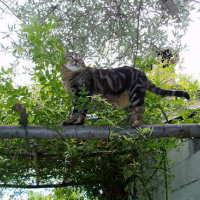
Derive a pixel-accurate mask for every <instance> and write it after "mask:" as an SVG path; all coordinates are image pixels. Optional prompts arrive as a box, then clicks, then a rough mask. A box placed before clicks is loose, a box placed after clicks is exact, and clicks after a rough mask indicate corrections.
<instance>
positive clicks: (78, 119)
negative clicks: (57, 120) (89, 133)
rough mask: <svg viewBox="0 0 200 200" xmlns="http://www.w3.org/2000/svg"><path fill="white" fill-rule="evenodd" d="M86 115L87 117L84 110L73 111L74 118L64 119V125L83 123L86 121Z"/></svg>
mask: <svg viewBox="0 0 200 200" xmlns="http://www.w3.org/2000/svg"><path fill="white" fill-rule="evenodd" d="M85 117H86V114H85V113H84V112H83V113H78V112H75V113H73V115H72V118H71V119H69V120H65V121H63V122H62V125H63V126H68V125H83V124H84V122H85Z"/></svg>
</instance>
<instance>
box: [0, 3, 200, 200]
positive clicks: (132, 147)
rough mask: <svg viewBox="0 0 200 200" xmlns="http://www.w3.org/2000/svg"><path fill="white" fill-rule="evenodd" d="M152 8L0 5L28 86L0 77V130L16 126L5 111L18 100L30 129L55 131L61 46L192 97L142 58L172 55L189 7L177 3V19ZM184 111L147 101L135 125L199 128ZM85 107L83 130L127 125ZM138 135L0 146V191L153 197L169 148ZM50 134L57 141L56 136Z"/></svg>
mask: <svg viewBox="0 0 200 200" xmlns="http://www.w3.org/2000/svg"><path fill="white" fill-rule="evenodd" d="M161 2H163V1H144V0H143V1H142V0H141V1H128V0H127V1H117V0H115V1H95V0H93V1H92V0H91V1H84V0H83V1H73V0H72V1H32V0H30V1H25V2H24V4H20V5H19V4H18V3H17V1H9V0H7V1H2V0H0V3H1V4H2V5H3V6H4V9H3V10H2V14H5V12H10V13H11V14H13V15H14V16H15V17H16V18H18V19H20V28H19V27H18V28H17V26H10V32H9V33H6V34H5V36H6V37H10V36H12V33H15V34H16V33H17V36H18V39H16V40H13V41H12V52H13V54H14V56H16V57H17V58H26V59H29V60H31V61H32V62H33V63H34V65H33V67H32V68H31V67H30V66H27V69H28V70H27V73H28V74H29V75H30V76H31V79H32V82H31V83H32V84H30V85H29V86H16V85H15V84H14V83H13V76H14V75H15V72H16V71H17V70H18V66H14V67H11V68H9V69H5V68H2V69H1V72H0V92H1V98H0V107H1V109H0V123H1V124H18V120H17V119H18V117H19V116H18V114H17V113H15V112H14V111H13V109H12V106H13V105H14V104H15V103H18V102H20V103H21V104H23V105H24V106H25V107H26V109H27V113H28V121H29V124H33V125H35V124H41V125H45V126H47V127H48V128H53V129H55V130H57V129H56V126H55V125H57V124H60V122H61V121H62V120H66V119H68V118H69V117H70V114H71V112H72V107H73V94H70V95H69V96H67V95H66V93H65V91H64V88H63V85H62V82H61V75H60V72H59V71H60V66H61V65H62V64H63V63H64V60H63V58H64V54H65V49H64V48H65V47H67V48H68V49H69V50H73V51H76V52H77V53H80V54H84V55H85V56H86V57H87V62H88V63H90V64H91V65H96V66H98V67H112V65H114V63H116V64H118V65H119V64H120V62H121V63H122V62H123V63H124V64H125V63H126V62H127V63H128V62H129V63H130V64H136V67H138V68H141V69H142V70H144V71H146V72H147V73H148V76H149V77H150V79H151V80H153V82H154V83H156V84H157V85H158V86H160V87H162V88H165V89H168V88H175V89H178V88H179V89H186V90H187V91H188V92H189V93H190V95H191V97H192V99H193V98H195V97H196V95H197V88H198V86H199V84H198V82H197V81H194V80H192V79H191V77H187V76H180V75H178V74H177V73H176V72H175V71H174V66H170V67H168V68H165V69H163V67H162V65H161V64H160V63H159V61H158V62H156V61H155V58H154V56H155V54H152V56H149V52H152V49H154V50H155V49H156V50H159V49H161V48H162V47H163V46H165V45H166V44H167V45H171V46H172V47H175V49H176V50H180V49H181V48H182V46H181V45H180V40H181V37H182V32H184V31H185V30H186V28H187V25H188V23H189V18H188V15H189V11H190V10H191V9H192V6H191V5H190V4H189V3H188V2H186V3H183V2H182V1H176V3H177V4H176V8H177V12H176V14H172V13H171V12H170V10H167V9H166V8H165V9H164V8H163V5H162V4H161ZM177 15H178V16H177ZM2 16H4V15H2ZM167 26H170V27H172V28H173V29H174V31H173V33H174V41H170V38H167V32H166V30H167V29H166V27H167ZM15 27H16V28H15ZM1 47H2V49H3V50H4V51H5V52H9V51H10V50H9V49H8V48H7V47H6V46H1ZM147 54H148V56H149V58H148V56H145V55H147ZM150 55H151V53H150ZM151 62H154V63H155V64H156V65H155V67H154V70H153V71H150V70H149V68H148V67H146V66H148V64H151ZM29 70H30V71H29ZM82 93H84V94H85V93H87V91H84V90H83V91H82ZM84 96H85V95H84ZM78 102H79V106H82V105H85V104H86V102H88V98H87V97H86V98H83V97H80V98H79V99H78ZM191 103H192V102H191V101H190V102H187V101H186V100H184V99H181V98H176V99H175V98H170V99H167V98H163V97H160V96H157V95H155V94H151V93H147V98H146V101H145V106H146V110H145V113H144V124H153V123H158V124H162V123H167V122H169V121H170V119H171V118H173V116H174V115H182V116H183V119H181V120H180V119H174V120H173V122H179V123H180V122H181V123H189V122H193V121H194V120H196V122H199V118H198V117H199V116H198V112H196V115H197V117H196V118H195V119H191V118H190V117H189V116H190V114H191V112H193V111H191V110H186V109H183V108H185V107H187V106H188V104H191ZM87 104H88V107H89V108H90V109H89V115H88V118H87V120H86V125H105V124H106V125H109V126H116V127H118V128H119V130H120V129H121V128H124V127H126V123H125V119H126V117H127V113H126V111H124V110H116V109H114V108H113V107H112V106H111V105H110V104H109V103H108V102H107V101H106V100H105V99H102V98H100V97H99V96H94V97H92V101H91V102H88V103H87ZM97 105H98V106H97ZM57 131H58V132H59V131H60V130H57ZM137 131H138V135H139V136H140V137H138V136H133V135H130V134H129V133H127V135H124V136H119V135H118V134H117V133H112V132H111V135H110V139H109V141H104V140H89V141H87V140H86V141H85V140H77V139H68V140H67V139H63V138H62V137H61V139H60V140H55V139H52V140H39V139H29V140H23V139H13V140H8V139H4V140H2V139H1V140H0V150H1V154H0V186H1V187H21V188H31V187H36V188H37V187H38V188H39V187H43V188H45V187H60V186H66V187H67V186H69V187H72V188H73V190H74V188H75V190H76V191H83V193H85V194H87V195H88V196H89V197H91V199H95V198H97V199H127V196H128V195H129V196H131V197H132V198H133V199H134V198H135V199H136V198H139V196H140V195H143V196H145V197H147V198H148V199H152V195H153V191H154V190H155V189H156V188H157V187H158V186H159V185H160V184H161V183H162V182H165V181H167V179H168V178H169V177H168V165H167V161H168V160H167V157H166V152H167V151H168V150H169V149H171V148H173V147H174V144H177V140H175V139H174V138H171V139H164V138H158V139H152V138H146V137H145V136H143V134H144V133H145V130H140V129H138V130H137ZM58 134H60V135H61V136H62V131H61V132H59V133H58ZM158 171H159V173H157V172H158ZM163 177H164V178H163ZM166 190H167V188H166ZM63 191H64V190H63ZM84 191H85V192H84ZM67 192H69V191H65V193H67Z"/></svg>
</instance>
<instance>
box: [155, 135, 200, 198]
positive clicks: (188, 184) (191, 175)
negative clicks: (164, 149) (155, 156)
mask: <svg viewBox="0 0 200 200" xmlns="http://www.w3.org/2000/svg"><path fill="white" fill-rule="evenodd" d="M199 149H200V140H199V139H198V140H197V139H195V140H188V141H187V142H185V143H184V144H182V145H180V146H178V147H177V148H174V149H172V150H171V151H170V152H169V153H168V157H169V159H170V160H171V163H170V166H171V168H170V171H171V173H172V174H173V175H174V178H171V179H170V180H169V181H168V185H169V190H168V191H167V193H168V200H199V199H200V151H199ZM153 200H166V189H165V186H164V185H163V186H161V187H160V188H159V189H158V190H157V191H156V192H154V197H153Z"/></svg>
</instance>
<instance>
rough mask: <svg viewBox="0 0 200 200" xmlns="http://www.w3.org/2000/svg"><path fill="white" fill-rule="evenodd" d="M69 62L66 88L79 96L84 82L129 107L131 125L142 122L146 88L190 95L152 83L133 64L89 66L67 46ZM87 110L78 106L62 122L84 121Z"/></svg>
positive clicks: (93, 91)
mask: <svg viewBox="0 0 200 200" xmlns="http://www.w3.org/2000/svg"><path fill="white" fill-rule="evenodd" d="M65 60H66V63H65V64H64V65H63V66H62V67H61V74H62V75H63V78H62V79H63V84H64V87H65V90H66V92H67V93H68V92H69V91H72V92H74V94H75V96H76V97H78V96H79V92H81V91H82V89H83V86H84V87H85V89H86V91H88V92H89V94H88V95H89V96H91V95H93V94H101V95H102V97H104V98H106V99H107V100H108V102H110V103H111V104H113V105H114V106H115V107H118V108H124V109H125V108H128V110H129V116H128V121H127V123H128V125H133V126H138V125H140V124H141V122H142V113H143V111H144V99H145V94H146V91H147V90H148V91H150V92H153V93H155V94H157V95H162V96H177V97H185V98H186V99H190V96H189V94H188V93H187V92H185V91H181V90H165V89H162V88H160V87H158V86H156V85H155V84H153V83H152V82H151V81H150V80H149V79H148V78H147V76H146V74H145V73H144V72H142V71H140V70H138V69H135V68H134V67H128V66H124V67H119V68H114V69H94V68H91V67H87V66H86V65H85V63H84V61H83V59H82V58H81V57H80V56H79V55H78V54H76V53H72V52H68V51H67V50H66V57H65ZM86 113H87V110H84V111H82V112H80V111H78V110H77V109H76V100H75V108H74V111H73V115H72V118H71V119H70V120H67V121H64V122H63V125H72V124H77V125H78V124H84V121H85V117H86Z"/></svg>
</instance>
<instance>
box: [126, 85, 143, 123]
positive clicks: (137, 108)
mask: <svg viewBox="0 0 200 200" xmlns="http://www.w3.org/2000/svg"><path fill="white" fill-rule="evenodd" d="M144 98H145V90H144V89H143V88H139V87H138V88H137V89H136V90H135V91H134V92H133V91H132V94H131V95H130V102H131V106H130V108H129V117H128V121H127V123H128V125H130V126H139V125H140V124H141V123H142V122H143V116H142V114H143V112H144V109H145V107H144Z"/></svg>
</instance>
